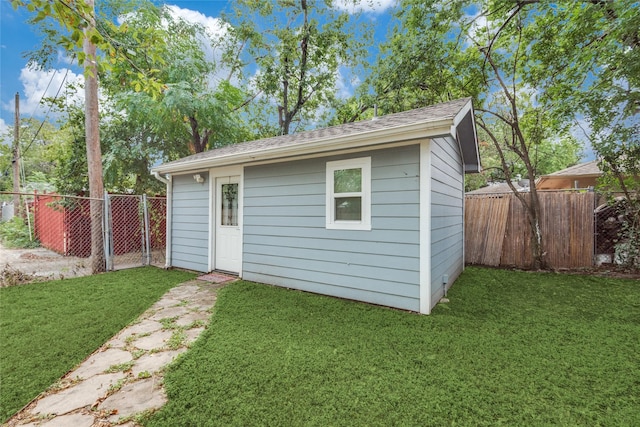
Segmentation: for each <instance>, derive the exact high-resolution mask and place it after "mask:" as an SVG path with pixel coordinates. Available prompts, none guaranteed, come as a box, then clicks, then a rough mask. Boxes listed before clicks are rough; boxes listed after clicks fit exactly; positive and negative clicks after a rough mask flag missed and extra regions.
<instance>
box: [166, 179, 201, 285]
mask: <svg viewBox="0 0 640 427" xmlns="http://www.w3.org/2000/svg"><path fill="white" fill-rule="evenodd" d="M200 175H202V176H204V177H205V183H204V184H198V183H196V182H195V181H194V180H193V177H192V176H191V175H177V176H174V177H173V192H172V207H171V231H172V235H171V265H172V266H174V267H180V268H186V269H189V270H195V271H203V272H206V271H207V270H208V268H209V248H208V246H209V180H208V176H207V174H206V173H202V172H201V173H200Z"/></svg>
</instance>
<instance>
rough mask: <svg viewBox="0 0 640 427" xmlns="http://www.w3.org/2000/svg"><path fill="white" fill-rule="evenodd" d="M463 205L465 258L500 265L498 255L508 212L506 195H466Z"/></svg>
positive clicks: (473, 261)
mask: <svg viewBox="0 0 640 427" xmlns="http://www.w3.org/2000/svg"><path fill="white" fill-rule="evenodd" d="M466 203H467V205H466V207H465V226H466V228H465V234H470V235H471V236H473V238H472V239H468V240H467V241H466V242H465V257H466V259H467V260H468V261H467V262H469V263H472V264H482V265H492V266H498V265H500V255H501V253H502V244H503V242H504V233H505V228H506V225H507V221H506V220H507V217H508V214H509V198H505V197H493V198H468V199H467V200H466Z"/></svg>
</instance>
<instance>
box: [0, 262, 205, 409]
mask: <svg viewBox="0 0 640 427" xmlns="http://www.w3.org/2000/svg"><path fill="white" fill-rule="evenodd" d="M194 277H195V276H194V275H193V274H192V273H185V272H180V271H164V270H162V269H159V268H154V267H147V268H137V269H132V270H122V271H116V272H113V273H107V274H100V275H96V276H89V277H80V278H74V279H66V280H62V281H51V282H43V283H37V284H30V285H22V286H14V287H10V288H3V289H0V420H6V419H7V418H8V417H10V416H11V415H13V414H14V413H15V412H16V411H18V410H19V409H20V408H22V406H24V405H26V404H27V403H29V401H30V400H31V399H33V398H34V397H36V396H37V395H38V394H39V393H41V392H42V391H44V390H45V389H46V388H47V387H49V386H50V385H51V384H53V383H54V382H55V381H56V380H57V379H58V378H60V377H61V376H62V375H64V374H65V373H67V372H68V371H69V370H70V369H72V368H73V367H74V366H76V365H77V364H78V363H80V362H82V361H83V360H84V359H85V358H86V357H87V356H89V355H90V354H91V353H92V352H93V351H95V350H96V349H97V348H98V347H100V346H101V345H102V344H104V343H105V342H106V341H107V340H108V339H109V338H111V337H112V336H113V335H115V334H116V333H117V332H118V331H119V330H120V329H122V328H123V327H124V326H126V325H127V324H129V323H130V322H132V321H133V320H135V319H136V318H137V317H138V316H139V315H140V314H141V313H142V312H144V311H145V310H146V309H147V308H149V307H150V306H151V305H152V304H153V303H154V302H155V301H157V300H158V299H159V298H160V296H162V295H163V294H164V293H165V292H166V291H168V290H169V289H171V288H172V287H174V286H175V285H177V284H178V283H181V282H184V281H187V280H190V279H192V278H194Z"/></svg>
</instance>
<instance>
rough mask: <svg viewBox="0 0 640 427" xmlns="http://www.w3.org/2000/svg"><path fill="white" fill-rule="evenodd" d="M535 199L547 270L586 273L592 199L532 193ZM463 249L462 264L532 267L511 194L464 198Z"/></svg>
mask: <svg viewBox="0 0 640 427" xmlns="http://www.w3.org/2000/svg"><path fill="white" fill-rule="evenodd" d="M538 196H539V199H540V209H541V224H540V225H541V232H542V238H543V243H544V245H545V252H546V259H547V262H548V264H549V266H550V267H551V268H581V267H591V266H592V265H593V261H594V260H593V258H594V233H595V230H594V213H593V212H594V208H595V203H596V194H595V193H593V192H582V193H581V192H538ZM525 197H530V195H529V194H525ZM464 243H465V261H466V263H468V264H481V265H488V266H496V267H497V266H502V267H519V268H530V267H531V265H532V262H531V227H530V226H529V222H528V219H527V214H526V212H525V210H524V207H523V206H522V203H520V201H519V200H518V199H517V197H516V196H515V195H514V194H482V195H468V196H466V198H465V242H464Z"/></svg>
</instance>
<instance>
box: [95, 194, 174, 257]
mask: <svg viewBox="0 0 640 427" xmlns="http://www.w3.org/2000/svg"><path fill="white" fill-rule="evenodd" d="M105 200H106V201H107V203H105V214H104V235H105V239H104V242H105V258H106V262H107V265H106V267H107V270H120V269H123V268H131V267H138V266H141V265H156V266H159V267H162V266H164V261H165V252H164V248H165V242H166V238H165V231H166V218H165V212H166V199H165V198H164V197H148V196H147V195H141V196H140V195H109V194H106V193H105Z"/></svg>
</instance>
